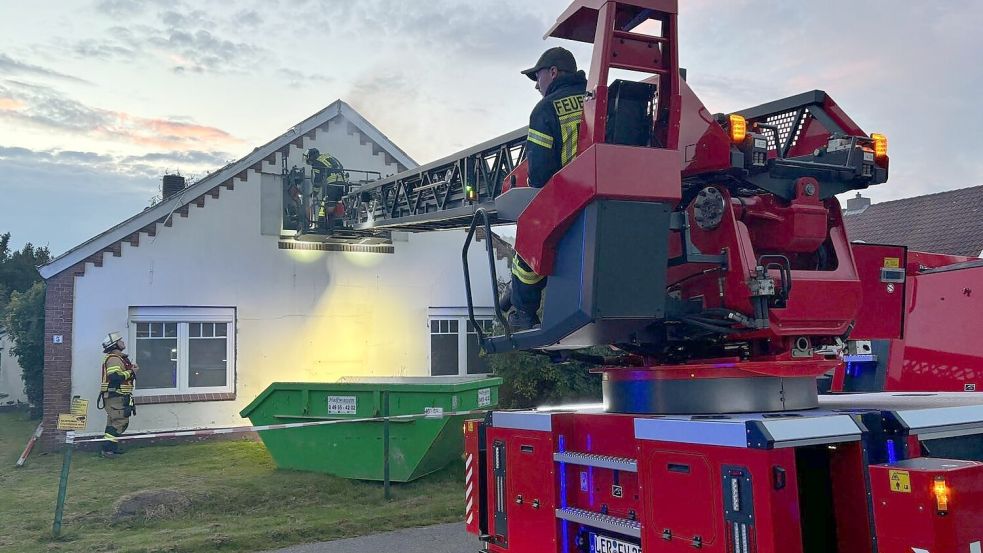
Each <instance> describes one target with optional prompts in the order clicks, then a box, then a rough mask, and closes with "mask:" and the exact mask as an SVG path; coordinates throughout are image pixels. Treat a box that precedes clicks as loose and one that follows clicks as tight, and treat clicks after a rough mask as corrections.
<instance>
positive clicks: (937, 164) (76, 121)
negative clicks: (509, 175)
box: [0, 0, 983, 254]
mask: <svg viewBox="0 0 983 553" xmlns="http://www.w3.org/2000/svg"><path fill="white" fill-rule="evenodd" d="M679 3H680V41H681V43H680V50H681V54H680V61H681V65H682V66H684V67H686V68H687V70H688V81H689V83H690V85H691V86H692V87H693V89H694V90H695V91H696V93H697V94H698V95H700V97H701V98H702V99H703V101H704V102H705V103H706V104H707V106H708V107H709V109H710V110H711V111H714V112H728V111H733V110H737V109H741V108H744V107H749V106H752V105H756V104H759V103H763V102H766V101H769V100H774V99H778V98H782V97H785V96H789V95H792V94H796V93H799V92H804V91H808V90H811V89H815V88H819V89H823V90H826V91H827V92H829V93H830V95H831V96H832V97H833V98H834V99H836V101H837V102H838V103H839V104H840V106H842V107H843V108H844V109H845V110H846V111H847V112H848V113H850V114H851V116H852V117H853V118H854V120H856V121H857V122H858V123H859V124H860V125H861V127H863V128H864V129H865V130H866V131H867V132H871V131H877V132H883V133H885V134H887V136H888V138H889V140H890V154H891V180H890V181H889V182H888V183H887V184H885V185H881V186H880V187H878V188H876V189H872V190H870V191H868V192H866V193H865V194H867V195H869V196H870V197H872V198H873V199H874V201H875V202H877V201H885V200H890V199H896V198H900V197H905V196H912V195H919V194H927V193H931V192H936V191H941V190H947V189H953V188H963V187H967V186H973V185H980V184H983V155H981V154H980V153H979V150H980V148H981V146H983V130H981V129H983V123H981V122H980V121H978V120H977V119H976V116H977V115H978V114H979V112H980V109H979V105H978V103H979V99H978V98H979V97H980V91H981V90H983V69H981V65H980V59H979V58H980V56H981V54H983V33H981V32H980V30H979V28H978V26H979V22H980V21H983V2H979V1H973V0H951V1H946V2H937V3H927V2H915V1H913V0H903V1H889V0H869V1H864V2H855V1H852V0H827V1H822V2H788V1H784V0H680V2H679ZM567 4H568V2H567V1H566V0H540V1H537V2H529V1H527V0H496V1H494V2H482V1H478V0H470V1H452V0H428V1H426V2H424V1H399V0H344V1H342V0H338V1H335V0H323V1H321V2H316V1H302V0H291V1H287V0H280V1H277V0H262V1H258V0H257V1H254V0H244V1H240V2H235V3H229V2H197V3H187V2H184V1H182V0H166V1H164V0H148V1H145V2H138V1H133V0H97V1H73V2H24V1H12V0H5V1H3V2H2V3H0V30H2V32H0V232H4V231H10V232H12V233H13V245H14V246H17V247H19V246H21V245H22V244H23V243H25V242H27V241H30V242H33V243H35V244H40V245H48V246H49V247H50V248H51V250H52V253H54V254H60V253H63V252H64V251H65V250H67V249H69V248H71V247H73V246H75V245H76V244H78V243H80V242H82V241H84V240H86V239H88V238H90V237H91V236H93V235H95V234H98V233H99V232H101V231H103V230H105V229H107V228H109V227H111V226H113V225H115V224H116V223H118V222H120V221H122V220H123V219H125V218H127V217H129V216H131V215H133V214H134V213H136V212H138V211H140V210H141V209H143V208H144V207H146V206H147V205H149V202H150V200H151V198H152V197H153V196H154V195H155V194H156V193H157V192H158V188H159V181H160V176H161V175H162V174H163V172H164V171H165V170H171V171H173V170H179V171H181V173H182V174H185V175H191V176H201V175H204V174H206V173H207V172H209V171H211V170H214V169H217V168H219V167H221V166H222V165H224V164H225V163H227V162H228V161H232V160H235V159H238V158H240V157H242V156H243V155H245V154H247V153H249V152H250V151H251V150H252V149H253V148H254V147H256V146H258V145H261V144H263V143H265V142H267V141H269V140H271V139H272V138H274V137H276V136H278V135H280V134H281V133H283V132H284V131H285V130H286V129H288V128H290V127H291V126H293V125H294V124H296V123H297V122H299V121H301V120H302V119H304V118H306V117H307V116H309V115H311V114H313V113H315V112H317V111H319V110H320V109H322V108H323V107H325V106H326V105H328V104H330V103H331V102H333V101H334V100H335V99H338V98H341V99H343V100H345V101H346V102H348V103H349V104H351V105H352V106H353V107H354V108H355V109H356V110H358V111H359V112H360V113H361V114H362V115H364V116H365V117H366V118H367V119H368V120H369V121H371V122H372V123H373V124H374V125H375V126H377V127H378V128H379V129H380V130H381V131H382V132H384V133H385V134H386V135H387V136H388V137H389V138H390V139H392V140H393V142H395V143H396V144H398V145H399V146H400V147H401V148H402V149H404V150H405V151H406V152H407V153H408V154H409V155H411V156H412V157H414V158H415V159H416V160H417V161H418V162H420V163H425V162H427V161H430V160H433V159H435V158H437V157H440V156H443V155H447V154H450V153H453V152H455V151H457V150H459V149H462V148H466V147H468V146H471V145H473V144H476V143H479V142H481V141H484V140H486V139H488V138H491V137H493V136H496V135H498V134H501V133H504V132H507V131H510V130H513V129H515V128H518V127H520V126H522V125H524V124H525V123H526V121H527V118H528V113H529V110H530V109H531V107H532V105H533V104H534V103H535V102H536V101H537V99H538V93H537V92H536V91H535V90H534V89H533V88H532V83H531V82H530V81H529V80H528V79H526V78H525V77H523V76H522V75H520V74H519V73H518V71H519V70H520V69H523V68H525V67H528V66H530V65H531V64H532V63H533V62H534V61H535V59H536V57H538V55H539V53H540V52H541V51H542V50H543V49H545V48H546V47H548V46H551V45H554V44H560V42H559V41H553V40H550V41H546V42H544V41H543V40H542V35H543V33H544V32H545V30H546V29H547V28H548V27H549V26H550V24H551V23H552V22H553V20H554V19H555V18H556V16H557V15H559V14H560V13H561V12H562V11H563V9H564V8H565V7H566V6H567ZM565 45H567V46H569V47H571V49H572V50H573V51H574V53H575V54H576V55H577V58H578V61H579V62H580V63H581V64H583V65H586V64H587V62H588V61H589V53H590V50H589V46H587V45H581V44H572V45H571V44H565Z"/></svg>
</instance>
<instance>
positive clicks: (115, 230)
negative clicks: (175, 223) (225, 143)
mask: <svg viewBox="0 0 983 553" xmlns="http://www.w3.org/2000/svg"><path fill="white" fill-rule="evenodd" d="M339 116H341V117H344V118H345V119H347V120H348V121H349V122H350V123H351V124H352V125H354V126H355V127H356V128H358V130H359V131H361V132H362V133H363V134H364V135H365V136H367V137H368V138H369V139H371V140H372V141H373V142H375V143H376V144H377V145H378V146H379V147H380V148H382V150H383V151H385V152H386V153H387V154H389V156H391V157H392V158H393V159H394V160H395V161H396V162H397V163H398V164H399V165H401V166H402V167H404V168H413V167H416V166H417V163H416V162H415V161H413V159H412V158H411V157H410V156H409V155H407V154H406V152H404V151H403V150H401V149H400V148H399V147H398V146H396V144H394V143H393V142H392V141H391V140H389V138H387V137H386V135H384V134H382V132H381V131H379V129H377V128H375V126H373V125H372V124H371V123H369V122H368V121H367V120H366V119H365V118H364V117H362V116H361V115H359V113H358V112H357V111H355V110H354V109H353V108H352V107H351V106H349V105H348V104H346V103H345V102H343V101H341V100H336V101H335V102H333V103H332V104H331V105H329V106H328V107H326V108H324V109H323V110H321V111H319V112H317V113H315V114H314V115H312V116H310V117H308V118H307V119H305V120H304V121H302V122H300V123H298V124H297V125H294V126H293V127H291V128H290V129H289V130H288V131H287V132H285V133H283V134H282V135H280V136H278V137H277V138H274V139H273V140H271V141H270V142H267V143H266V144H264V145H262V146H260V147H258V148H256V149H254V150H253V151H252V152H251V153H250V154H249V155H247V156H245V157H243V158H242V159H240V160H238V161H236V162H233V163H230V164H229V165H226V166H225V167H223V168H221V169H219V170H218V171H215V172H213V173H211V174H210V175H208V176H206V177H205V178H203V179H201V180H199V181H197V182H195V183H194V184H192V185H190V186H188V188H186V189H184V190H183V191H182V192H181V193H180V194H175V195H174V196H171V197H170V198H167V199H165V200H163V201H162V202H160V203H159V204H157V205H155V206H153V207H151V208H149V209H145V210H143V211H141V212H140V213H138V214H136V215H134V216H133V217H130V218H129V219H127V220H125V221H123V222H122V223H119V224H118V225H116V226H114V227H112V228H110V229H108V230H106V231H104V232H102V233H100V234H99V235H97V236H94V237H92V238H90V239H89V240H86V241H85V242H82V243H81V244H79V245H78V246H75V247H74V248H72V249H70V250H68V251H67V252H65V253H63V254H61V255H59V256H58V257H56V258H55V259H53V260H52V261H51V262H50V263H48V264H47V265H43V266H42V267H40V268H39V269H38V270H39V272H40V273H41V276H42V277H44V278H45V279H49V278H51V277H53V276H55V275H57V274H59V273H61V272H62V271H64V270H66V269H69V268H71V267H73V266H75V265H76V264H78V263H80V262H83V261H86V260H87V259H89V258H90V257H91V256H93V255H96V254H99V253H100V252H103V251H109V250H110V249H111V248H113V247H114V245H116V244H117V243H118V242H121V241H122V240H126V239H128V237H130V236H132V235H133V234H134V233H138V232H140V231H141V229H144V228H146V227H147V226H148V225H153V224H155V223H156V222H159V221H161V220H164V219H166V218H168V217H172V216H173V214H174V213H175V212H176V211H177V210H179V209H181V208H182V207H184V206H187V205H189V204H191V203H193V202H195V201H196V200H198V199H199V198H200V197H201V196H203V195H205V194H207V193H208V192H209V191H211V190H212V189H213V188H215V187H216V186H219V185H220V184H222V183H224V182H226V181H228V180H230V179H232V178H234V177H236V176H238V175H241V174H243V173H245V171H246V170H248V169H249V168H251V167H253V166H254V165H257V164H259V163H262V162H263V161H264V160H266V159H267V158H270V157H271V156H273V155H275V154H276V152H278V151H280V150H282V149H284V148H287V147H289V145H290V144H291V143H292V142H295V141H297V140H300V139H301V138H302V137H303V136H305V135H307V134H308V133H313V132H314V131H315V130H316V129H317V128H318V127H320V126H322V125H324V124H325V123H327V122H328V121H329V120H331V119H334V118H335V117H339Z"/></svg>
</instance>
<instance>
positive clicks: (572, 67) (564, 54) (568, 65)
mask: <svg viewBox="0 0 983 553" xmlns="http://www.w3.org/2000/svg"><path fill="white" fill-rule="evenodd" d="M554 66H555V67H556V68H557V69H559V70H560V71H566V72H567V73H576V72H577V60H575V59H574V58H573V54H572V53H570V50H567V49H566V48H563V47H561V46H554V47H553V48H550V49H549V50H547V51H545V52H543V55H542V56H539V61H537V62H536V65H534V66H532V67H530V68H529V69H526V70H525V71H523V72H522V74H523V75H525V76H527V77H529V78H530V79H532V80H534V81H535V80H536V72H537V71H539V70H540V69H545V68H547V67H554Z"/></svg>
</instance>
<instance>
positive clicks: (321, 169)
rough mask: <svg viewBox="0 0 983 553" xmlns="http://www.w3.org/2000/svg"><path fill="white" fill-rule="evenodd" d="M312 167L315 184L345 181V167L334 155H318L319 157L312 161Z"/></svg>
mask: <svg viewBox="0 0 983 553" xmlns="http://www.w3.org/2000/svg"><path fill="white" fill-rule="evenodd" d="M311 168H312V169H313V173H314V179H313V180H314V184H315V185H320V184H322V183H323V184H334V183H339V182H345V168H344V167H342V165H341V162H340V161H338V158H336V157H334V156H331V155H328V154H321V155H319V156H317V159H315V160H314V161H311Z"/></svg>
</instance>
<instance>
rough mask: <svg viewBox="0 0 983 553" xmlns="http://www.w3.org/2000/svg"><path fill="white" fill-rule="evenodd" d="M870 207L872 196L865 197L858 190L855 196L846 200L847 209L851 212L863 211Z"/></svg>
mask: <svg viewBox="0 0 983 553" xmlns="http://www.w3.org/2000/svg"><path fill="white" fill-rule="evenodd" d="M868 207H870V198H864V197H863V196H861V195H860V192H857V196H856V197H855V198H850V199H848V200H847V201H846V210H847V211H848V212H850V213H863V211H864V210H865V209H867V208H868Z"/></svg>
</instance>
